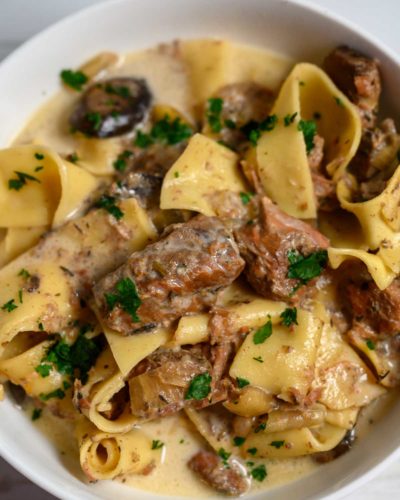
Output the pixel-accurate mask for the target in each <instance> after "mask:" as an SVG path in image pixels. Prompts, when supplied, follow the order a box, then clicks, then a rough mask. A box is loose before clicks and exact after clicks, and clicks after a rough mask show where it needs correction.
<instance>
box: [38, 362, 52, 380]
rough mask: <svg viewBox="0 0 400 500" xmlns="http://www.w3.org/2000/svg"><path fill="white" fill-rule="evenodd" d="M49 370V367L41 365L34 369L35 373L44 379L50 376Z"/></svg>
mask: <svg viewBox="0 0 400 500" xmlns="http://www.w3.org/2000/svg"><path fill="white" fill-rule="evenodd" d="M51 368H52V366H51V365H49V364H47V363H42V364H40V365H38V366H36V367H35V372H36V373H38V374H39V375H40V376H41V377H42V378H46V377H48V376H49V375H50V372H51Z"/></svg>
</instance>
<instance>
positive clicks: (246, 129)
mask: <svg viewBox="0 0 400 500" xmlns="http://www.w3.org/2000/svg"><path fill="white" fill-rule="evenodd" d="M277 122H278V117H277V116H276V115H269V116H267V118H265V120H263V121H262V122H256V121H254V120H253V121H250V122H249V123H246V125H244V126H243V127H242V128H241V130H242V132H243V133H244V134H245V135H246V136H247V138H248V140H249V141H250V142H251V143H252V145H253V146H257V142H258V139H259V138H260V137H261V132H270V131H271V130H273V129H274V128H275V125H276V124H277Z"/></svg>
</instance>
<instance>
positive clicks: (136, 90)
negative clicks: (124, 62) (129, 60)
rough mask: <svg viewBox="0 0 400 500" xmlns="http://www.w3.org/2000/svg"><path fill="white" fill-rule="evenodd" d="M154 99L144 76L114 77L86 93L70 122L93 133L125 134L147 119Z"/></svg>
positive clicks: (95, 84)
mask: <svg viewBox="0 0 400 500" xmlns="http://www.w3.org/2000/svg"><path fill="white" fill-rule="evenodd" d="M150 103H151V93H150V90H149V88H148V87H147V84H146V82H145V81H144V80H140V79H137V78H121V77H120V78H110V79H108V80H104V81H101V82H97V83H94V84H93V85H91V86H90V87H89V88H88V89H87V90H86V91H85V92H84V93H83V94H82V97H81V98H80V100H79V101H78V104H77V105H76V107H75V109H74V111H73V113H72V115H71V118H70V124H71V126H72V127H73V128H74V129H75V130H79V131H80V132H82V133H83V134H85V135H88V136H90V137H99V138H105V137H114V136H118V135H122V134H125V133H126V132H129V131H130V130H132V129H133V127H134V126H135V125H137V124H138V123H139V122H141V121H142V120H143V118H144V117H145V114H146V112H147V110H148V108H149V106H150Z"/></svg>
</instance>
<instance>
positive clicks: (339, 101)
mask: <svg viewBox="0 0 400 500" xmlns="http://www.w3.org/2000/svg"><path fill="white" fill-rule="evenodd" d="M335 102H336V104H337V105H338V106H341V107H342V108H344V102H343V101H342V99H340V97H335Z"/></svg>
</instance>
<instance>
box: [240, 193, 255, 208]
mask: <svg viewBox="0 0 400 500" xmlns="http://www.w3.org/2000/svg"><path fill="white" fill-rule="evenodd" d="M239 196H240V199H241V200H242V203H243V205H248V204H249V203H250V200H251V199H252V197H253V196H254V193H245V192H244V191H241V192H240V193H239Z"/></svg>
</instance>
